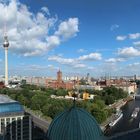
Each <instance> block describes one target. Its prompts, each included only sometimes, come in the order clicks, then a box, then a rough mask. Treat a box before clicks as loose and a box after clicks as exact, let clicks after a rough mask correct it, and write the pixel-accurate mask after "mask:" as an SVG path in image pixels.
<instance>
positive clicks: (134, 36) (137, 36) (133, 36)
mask: <svg viewBox="0 0 140 140" xmlns="http://www.w3.org/2000/svg"><path fill="white" fill-rule="evenodd" d="M129 38H130V39H138V38H140V33H134V34H129Z"/></svg>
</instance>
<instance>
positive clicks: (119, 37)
mask: <svg viewBox="0 0 140 140" xmlns="http://www.w3.org/2000/svg"><path fill="white" fill-rule="evenodd" d="M126 38H127V36H117V37H116V40H118V41H123V40H125V39H126Z"/></svg>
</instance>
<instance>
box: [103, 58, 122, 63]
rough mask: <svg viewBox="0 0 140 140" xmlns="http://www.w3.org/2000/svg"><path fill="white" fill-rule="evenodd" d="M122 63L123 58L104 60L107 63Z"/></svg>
mask: <svg viewBox="0 0 140 140" xmlns="http://www.w3.org/2000/svg"><path fill="white" fill-rule="evenodd" d="M122 61H124V58H109V59H107V60H105V62H107V63H116V62H122Z"/></svg>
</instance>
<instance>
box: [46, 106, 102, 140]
mask: <svg viewBox="0 0 140 140" xmlns="http://www.w3.org/2000/svg"><path fill="white" fill-rule="evenodd" d="M47 138H48V140H103V138H104V136H103V133H102V131H101V129H100V127H99V125H98V124H97V122H96V120H95V119H94V118H93V117H92V115H90V114H89V113H88V112H87V111H85V110H83V109H81V108H77V107H72V108H70V109H69V110H66V111H64V112H62V113H61V114H60V115H58V116H57V117H56V118H54V120H53V121H52V123H51V124H50V126H49V129H48V133H47Z"/></svg>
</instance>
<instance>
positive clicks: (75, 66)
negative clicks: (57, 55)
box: [74, 64, 86, 68]
mask: <svg viewBox="0 0 140 140" xmlns="http://www.w3.org/2000/svg"><path fill="white" fill-rule="evenodd" d="M85 67H86V65H85V64H76V65H74V68H85Z"/></svg>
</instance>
